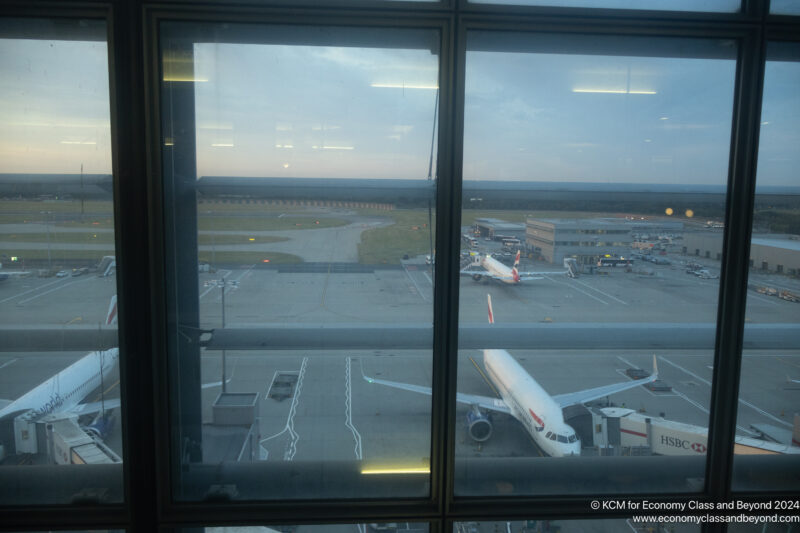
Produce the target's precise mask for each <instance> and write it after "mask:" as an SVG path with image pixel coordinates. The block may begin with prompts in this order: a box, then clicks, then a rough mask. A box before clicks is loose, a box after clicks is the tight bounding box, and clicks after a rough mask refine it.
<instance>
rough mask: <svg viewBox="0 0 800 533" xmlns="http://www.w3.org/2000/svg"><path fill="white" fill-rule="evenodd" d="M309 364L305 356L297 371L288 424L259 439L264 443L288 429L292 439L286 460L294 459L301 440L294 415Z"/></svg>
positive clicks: (285, 456)
mask: <svg viewBox="0 0 800 533" xmlns="http://www.w3.org/2000/svg"><path fill="white" fill-rule="evenodd" d="M307 364H308V357H303V362H302V364H301V365H300V371H299V372H298V373H297V375H298V378H297V383H296V384H295V389H294V396H293V397H292V404H291V405H290V406H289V416H288V417H287V418H286V425H285V426H284V428H283V429H282V430H280V431H279V432H278V433H275V434H274V435H271V436H269V437H267V438H265V439H261V440H260V441H259V444H262V443H264V442H267V441H268V440H272V439H274V438H276V437H279V436H281V435H283V434H284V433H286V432H287V431H288V432H289V439H290V440H289V443H288V444H287V445H286V450H285V451H284V453H283V460H284V461H291V460H292V459H294V456H295V454H296V453H297V442H298V441H299V440H300V435H298V434H297V432H296V431H295V430H294V417H295V415H296V414H297V404H298V403H299V402H300V391H301V389H302V387H303V376H305V373H306V365H307ZM281 373H282V374H288V373H289V372H281ZM277 374H278V372H277V371H276V372H275V375H277ZM272 380H273V382H274V381H275V377H274V376H273V378H272ZM270 388H272V385H270Z"/></svg>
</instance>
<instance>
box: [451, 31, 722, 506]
mask: <svg viewBox="0 0 800 533" xmlns="http://www.w3.org/2000/svg"><path fill="white" fill-rule="evenodd" d="M467 47H468V48H467V60H466V98H465V118H464V123H465V127H464V130H465V133H464V162H463V165H464V170H463V172H464V185H463V187H464V197H463V200H462V205H463V211H462V215H461V223H462V228H461V231H462V232H463V233H464V234H465V235H471V234H474V235H475V236H476V237H478V236H479V240H478V242H479V246H478V249H477V251H476V250H471V251H470V252H469V253H464V252H462V255H463V256H464V259H463V261H462V270H461V275H462V278H461V285H460V294H459V320H460V332H461V333H460V335H459V348H460V350H459V366H458V392H459V402H461V404H460V405H459V408H458V411H457V422H456V423H457V426H456V435H457V440H456V459H457V464H463V468H460V469H457V470H456V480H455V482H456V489H455V490H456V494H457V495H463V496H472V495H479V494H487V492H485V491H488V494H491V495H495V494H497V491H503V493H509V491H510V493H511V494H514V495H518V494H524V495H527V494H553V493H556V494H557V493H576V492H577V493H581V492H637V491H639V490H641V488H642V487H643V486H645V485H646V486H647V489H646V490H647V491H648V492H656V493H657V492H683V491H692V490H698V488H699V487H697V486H694V487H693V486H692V485H691V484H690V483H687V479H691V478H701V477H703V468H704V463H703V457H704V455H705V451H706V445H705V442H706V439H707V427H708V414H709V402H710V395H711V383H710V381H708V380H710V371H709V370H708V368H709V365H710V364H711V363H712V361H713V341H712V340H711V339H713V335H714V329H715V323H716V311H717V296H718V291H719V287H718V281H717V277H718V276H717V275H718V273H719V267H718V266H717V267H716V268H715V266H714V265H711V264H708V265H706V264H703V265H702V267H697V268H696V269H695V268H693V267H689V266H688V265H687V263H689V262H690V261H689V259H688V258H687V256H686V255H685V254H684V253H681V251H680V250H681V249H680V243H681V242H682V240H688V239H690V238H694V236H695V235H696V234H698V233H701V232H702V231H703V229H704V224H705V222H704V221H703V222H699V221H698V220H696V218H695V216H697V217H703V218H704V219H707V218H715V219H719V218H720V217H722V216H723V214H724V205H725V190H726V181H727V173H728V151H729V144H730V131H731V108H732V104H733V87H734V71H735V61H734V58H735V55H736V50H735V47H734V46H732V45H731V43H730V42H729V41H690V40H675V41H671V40H667V39H663V40H659V39H648V40H646V41H643V40H640V39H635V38H630V39H623V38H604V37H599V36H587V37H583V36H566V35H564V36H553V35H551V34H502V35H501V34H497V33H489V32H472V33H469V34H468V36H467ZM559 189H566V190H568V191H570V195H569V196H564V195H561V196H557V194H558V193H557V192H552V191H554V190H559ZM648 190H649V191H652V192H639V191H648ZM686 190H697V191H700V190H704V191H712V192H713V194H710V195H707V196H706V198H705V199H704V200H703V201H702V202H695V203H690V200H688V197H686V196H684V195H682V194H681V193H682V192H683V191H686ZM512 191H513V192H512ZM634 191H637V194H630V193H632V192H634ZM475 198H481V199H482V200H481V201H479V202H478V201H474V199H475ZM695 213H696V215H695ZM542 222H546V223H547V224H548V225H549V227H550V228H552V229H550V230H549V231H550V235H551V236H562V238H563V237H568V236H570V235H579V234H585V233H587V232H588V233H589V234H597V235H604V234H612V233H613V234H615V235H620V236H621V235H623V232H624V235H625V239H624V240H621V239H619V238H616V239H615V241H613V242H612V241H607V242H606V241H597V242H596V243H594V244H593V245H592V243H578V242H573V241H572V240H571V239H565V240H559V239H557V238H556V239H555V240H554V241H555V246H552V245H551V246H544V245H543V244H542V242H541V241H539V240H537V241H536V244H537V245H538V247H534V246H533V241H532V240H531V239H528V240H527V241H525V242H523V243H521V244H520V246H519V247H518V248H517V249H515V250H513V253H508V252H501V251H499V247H500V243H499V242H497V240H496V237H495V239H494V240H493V239H489V238H487V239H484V238H483V235H484V233H487V232H488V233H489V234H493V235H495V236H496V235H498V234H502V235H513V236H520V237H521V238H522V239H525V235H526V233H527V231H528V230H531V229H534V228H540V227H542V224H541V223H542ZM543 231H547V230H546V229H545V230H543ZM465 252H466V251H465ZM579 259H580V260H579ZM687 271H688V272H687ZM487 307H488V309H487ZM487 314H488V322H489V323H487ZM665 323H666V324H670V329H669V333H667V336H668V337H673V336H675V335H678V336H681V335H684V334H695V333H696V332H697V331H698V329H697V326H698V325H702V328H701V329H702V330H703V331H704V333H703V336H702V338H701V337H698V338H697V339H696V341H697V342H696V345H695V346H694V348H695V349H686V350H674V349H670V350H663V349H658V348H657V347H658V346H663V343H662V342H661V341H659V340H657V337H658V336H660V335H662V334H663V332H664V330H663V329H662V328H663V324H665ZM465 332H468V333H469V335H467V334H466V333H465ZM584 336H586V337H584ZM662 340H664V339H662ZM656 367H657V368H656ZM697 373H700V374H703V376H704V378H703V379H702V381H701V380H700V379H699V378H696V377H695V376H696V375H697ZM690 381H691V382H692V384H691V385H689V384H688V382H690ZM542 427H544V428H545V429H546V430H548V429H549V430H552V432H553V433H552V434H550V435H549V436H547V435H546V434H543V433H541V432H538V431H537V430H538V429H540V428H542ZM576 431H577V433H578V437H579V439H578V438H575V439H570V438H568V435H574V434H575V432H576ZM676 431H680V432H683V433H685V434H687V435H692V438H693V439H694V440H693V441H692V442H695V441H696V442H697V444H696V445H695V446H693V447H692V448H690V449H689V450H688V451H684V450H683V449H678V448H675V447H674V446H671V445H670V442H671V441H670V440H669V439H668V438H667V437H668V436H669V435H672V433H674V432H676ZM683 433H682V434H683ZM573 455H574V456H579V457H572V458H570V459H569V460H564V459H562V458H561V457H563V456H573ZM631 455H659V456H666V457H653V458H652V459H653V461H659V463H660V464H662V465H673V467H671V469H670V473H669V474H668V475H663V476H659V478H658V479H652V477H649V476H648V479H647V480H646V483H645V484H644V485H643V482H644V481H645V480H644V479H643V478H642V479H639V478H637V476H636V475H631V477H630V478H628V480H627V481H623V482H620V483H619V484H617V483H611V482H608V481H607V480H606V479H605V478H603V481H602V482H598V480H597V478H595V477H594V476H595V475H597V473H599V472H601V471H608V470H606V469H619V468H623V469H624V468H626V464H625V461H626V460H627V459H628V457H627V456H631ZM548 456H549V457H550V458H548ZM459 459H460V461H459ZM661 461H665V462H663V463H661ZM578 465H579V466H578ZM629 465H630V466H628V468H629V469H630V470H631V471H632V472H633V471H638V472H642V470H641V469H640V466H639V465H640V463H638V462H636V463H629ZM542 469H547V472H550V473H552V474H553V475H550V476H543V475H534V474H533V472H537V473H538V474H541V472H542V471H543V470H542ZM559 469H562V470H561V471H562V472H564V474H563V475H561V476H559V475H558V474H557V472H559ZM573 469H575V470H573ZM559 478H560V479H565V480H566V479H569V480H571V481H569V482H564V483H558V482H554V481H553V480H554V479H559ZM576 478H578V480H576Z"/></svg>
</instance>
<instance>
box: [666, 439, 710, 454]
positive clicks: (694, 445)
mask: <svg viewBox="0 0 800 533" xmlns="http://www.w3.org/2000/svg"><path fill="white" fill-rule="evenodd" d="M661 444H662V445H664V446H671V447H673V448H681V449H683V450H692V451H694V452H697V453H705V451H706V445H705V444H702V443H700V442H689V441H688V440H683V439H679V438H677V437H668V436H667V435H661Z"/></svg>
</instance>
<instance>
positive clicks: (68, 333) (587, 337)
mask: <svg viewBox="0 0 800 533" xmlns="http://www.w3.org/2000/svg"><path fill="white" fill-rule="evenodd" d="M458 331H459V333H458V338H459V346H458V349H462V350H467V349H470V350H480V349H484V348H489V347H496V348H504V349H509V350H560V349H568V350H587V351H596V350H601V351H602V350H704V349H709V350H710V349H713V348H714V336H715V334H716V326H715V324H714V323H707V324H703V323H693V322H689V323H677V322H676V323H665V322H653V323H649V322H608V323H602V322H601V323H592V322H560V323H548V324H542V323H531V324H519V323H517V324H494V325H491V326H490V325H488V324H484V323H483V322H480V323H465V324H462V325H461V326H460V327H459V329H458ZM676 332H677V333H680V338H677V337H676ZM185 333H186V334H187V335H191V336H193V337H194V338H196V339H197V342H199V343H200V345H201V346H202V347H203V348H205V349H206V350H211V351H213V350H262V351H275V350H281V351H283V350H325V349H327V350H372V349H384V350H385V349H396V350H430V349H432V347H433V326H432V325H429V324H428V325H426V324H394V325H392V324H387V325H381V324H374V325H372V324H370V325H367V326H365V325H363V324H347V323H340V324H339V323H330V324H329V323H325V324H317V325H314V324H305V325H298V326H291V327H286V325H285V324H273V325H269V324H265V325H263V326H258V327H248V328H210V329H207V330H202V331H191V332H185ZM102 334H103V335H102V340H101V341H100V342H101V343H102V344H103V345H104V346H105V348H104V349H108V347H111V346H113V345H115V344H116V343H115V342H114V343H113V344H112V343H111V342H112V340H113V339H115V338H116V330H115V329H105V330H103V331H102ZM0 346H2V350H0V353H24V352H30V351H35V352H91V351H95V350H97V349H98V332H97V331H96V330H94V331H93V330H92V329H91V328H81V329H75V330H59V329H31V330H22V332H20V331H15V330H9V329H0ZM798 347H800V330H798V328H797V325H796V324H791V323H768V324H750V323H748V324H745V338H744V349H745V350H796V349H798Z"/></svg>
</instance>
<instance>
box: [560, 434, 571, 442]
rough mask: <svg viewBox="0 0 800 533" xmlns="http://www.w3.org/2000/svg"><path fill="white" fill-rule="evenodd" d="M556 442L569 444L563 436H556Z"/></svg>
mask: <svg viewBox="0 0 800 533" xmlns="http://www.w3.org/2000/svg"><path fill="white" fill-rule="evenodd" d="M558 442H564V443H567V442H569V441H568V440H567V437H565V436H564V435H559V436H558Z"/></svg>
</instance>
